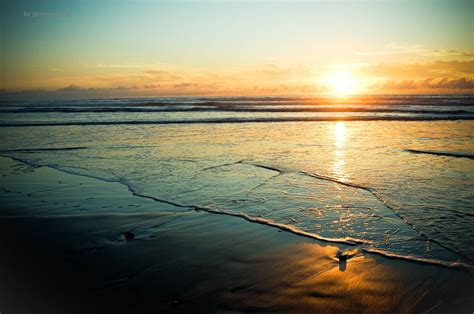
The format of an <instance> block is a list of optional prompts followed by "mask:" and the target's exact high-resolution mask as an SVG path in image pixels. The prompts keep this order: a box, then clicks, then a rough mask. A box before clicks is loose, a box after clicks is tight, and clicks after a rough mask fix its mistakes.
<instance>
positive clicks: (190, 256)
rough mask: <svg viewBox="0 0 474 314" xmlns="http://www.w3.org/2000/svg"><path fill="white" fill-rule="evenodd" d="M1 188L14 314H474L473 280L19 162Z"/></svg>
mask: <svg viewBox="0 0 474 314" xmlns="http://www.w3.org/2000/svg"><path fill="white" fill-rule="evenodd" d="M0 178H1V179H0V201H1V204H2V206H1V212H0V250H1V252H2V254H1V259H0V312H1V313H2V314H3V313H5V314H8V313H109V312H110V313H163V312H192V313H196V312H302V313H311V312H314V313H321V312H351V313H355V312H376V313H388V312H401V313H404V312H415V313H420V312H428V313H447V312H449V313H457V312H458V313H472V311H473V309H474V297H473V296H474V285H473V283H474V277H473V275H472V273H471V272H469V271H467V270H463V269H450V268H446V267H440V266H435V265H427V264H420V263H415V262H408V261H403V260H397V259H389V258H386V257H382V256H378V255H373V254H368V253H363V252H360V251H358V250H357V247H351V246H346V245H340V244H334V243H325V242H321V241H317V240H314V239H308V238H304V237H301V236H298V235H295V234H292V233H289V232H286V231H281V230H278V229H276V228H273V227H269V226H265V225H261V224H256V223H251V222H248V221H246V220H243V219H240V218H237V217H229V216H224V215H216V214H210V213H207V212H196V211H194V210H187V209H182V208H174V207H173V206H171V205H167V204H163V203H159V202H156V201H153V200H149V199H145V198H141V197H137V196H133V195H132V194H131V193H130V192H129V191H128V190H127V188H126V187H125V186H123V185H121V184H119V183H109V182H102V181H99V180H96V179H92V178H86V177H82V176H76V175H71V174H66V173H63V172H60V171H57V170H54V169H50V168H46V167H42V168H36V169H33V168H31V167H29V166H26V165H23V164H21V163H18V162H15V161H12V160H11V159H7V158H0ZM127 232H132V233H133V239H130V240H126V239H125V234H126V233H127ZM131 237H132V235H131V234H129V238H131ZM338 252H346V253H348V254H349V255H354V256H353V257H351V258H349V259H347V261H346V262H343V261H340V260H339V259H338V257H337V254H338Z"/></svg>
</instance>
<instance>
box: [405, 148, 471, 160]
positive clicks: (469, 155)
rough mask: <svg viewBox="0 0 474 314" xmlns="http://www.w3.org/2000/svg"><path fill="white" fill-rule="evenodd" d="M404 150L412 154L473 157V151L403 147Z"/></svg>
mask: <svg viewBox="0 0 474 314" xmlns="http://www.w3.org/2000/svg"><path fill="white" fill-rule="evenodd" d="M404 151H406V152H409V153H413V154H428V155H435V156H447V157H456V158H468V159H474V153H467V152H450V151H436V150H418V149H405V150H404Z"/></svg>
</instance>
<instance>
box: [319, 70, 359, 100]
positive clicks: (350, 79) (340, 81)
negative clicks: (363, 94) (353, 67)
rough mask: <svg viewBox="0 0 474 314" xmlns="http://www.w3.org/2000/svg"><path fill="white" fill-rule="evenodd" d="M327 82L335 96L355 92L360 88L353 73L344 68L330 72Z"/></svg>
mask: <svg viewBox="0 0 474 314" xmlns="http://www.w3.org/2000/svg"><path fill="white" fill-rule="evenodd" d="M325 83H326V84H327V86H328V88H329V91H330V93H331V94H333V95H335V96H347V95H350V94H355V93H357V92H358V89H359V84H358V81H357V79H356V78H355V77H354V76H353V75H352V73H350V72H347V71H342V70H341V71H337V72H334V73H332V74H330V75H329V76H328V78H327V79H326V80H325Z"/></svg>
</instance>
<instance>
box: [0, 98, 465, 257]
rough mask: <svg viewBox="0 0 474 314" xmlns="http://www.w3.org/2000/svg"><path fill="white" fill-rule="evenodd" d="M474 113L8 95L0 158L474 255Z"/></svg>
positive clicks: (367, 239)
mask: <svg viewBox="0 0 474 314" xmlns="http://www.w3.org/2000/svg"><path fill="white" fill-rule="evenodd" d="M473 120H474V97H473V96H469V95H461V96H442V95H441V96H440V95H431V96H416V95H409V96H365V97H356V98H352V99H335V98H309V97H168V98H146V99H143V98H133V99H106V100H94V99H91V100H74V101H64V100H63V101H28V102H14V101H4V102H2V103H1V104H0V150H1V151H0V155H2V156H8V157H12V158H15V159H17V160H21V161H23V162H26V163H28V164H31V165H37V166H49V167H53V168H56V169H59V170H62V171H66V172H69V173H74V174H78V175H84V176H90V177H94V178H98V179H101V180H106V181H116V182H120V183H122V184H124V185H126V186H127V187H128V188H129V189H130V190H131V191H132V192H134V193H135V194H136V195H138V196H144V197H149V198H153V199H155V200H156V201H157V210H159V208H160V206H158V205H159V203H169V204H173V205H175V206H179V207H181V208H189V209H190V210H203V211H208V212H209V213H210V214H213V213H219V214H227V215H233V216H235V219H241V218H244V219H247V220H249V221H253V222H258V223H262V224H266V225H268V226H269V227H277V228H281V229H285V230H289V231H291V232H294V233H298V234H301V235H302V236H309V237H313V238H317V239H321V240H323V241H329V242H331V241H334V242H343V243H347V244H353V245H355V246H359V247H360V248H361V249H362V250H365V251H368V252H376V253H380V254H385V255H388V256H393V257H400V258H408V259H414V260H421V261H427V262H433V263H441V264H445V265H457V263H461V264H465V265H474V244H473V243H474V242H473V240H474V227H473V226H474V121H473ZM111 210H112V209H111ZM131 210H132V209H131Z"/></svg>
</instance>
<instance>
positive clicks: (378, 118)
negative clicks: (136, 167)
mask: <svg viewBox="0 0 474 314" xmlns="http://www.w3.org/2000/svg"><path fill="white" fill-rule="evenodd" d="M442 120H451V121H452V120H474V115H468V116H456V115H445V116H422V117H419V116H418V117H417V116H403V117H400V116H369V117H367V116H347V117H270V118H215V119H195V120H191V119H189V120H128V121H63V122H23V123H16V122H13V123H0V127H20V126H69V125H82V126H85V125H147V124H148V125H153V124H213V123H215V124H218V123H271V122H324V121H442Z"/></svg>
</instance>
